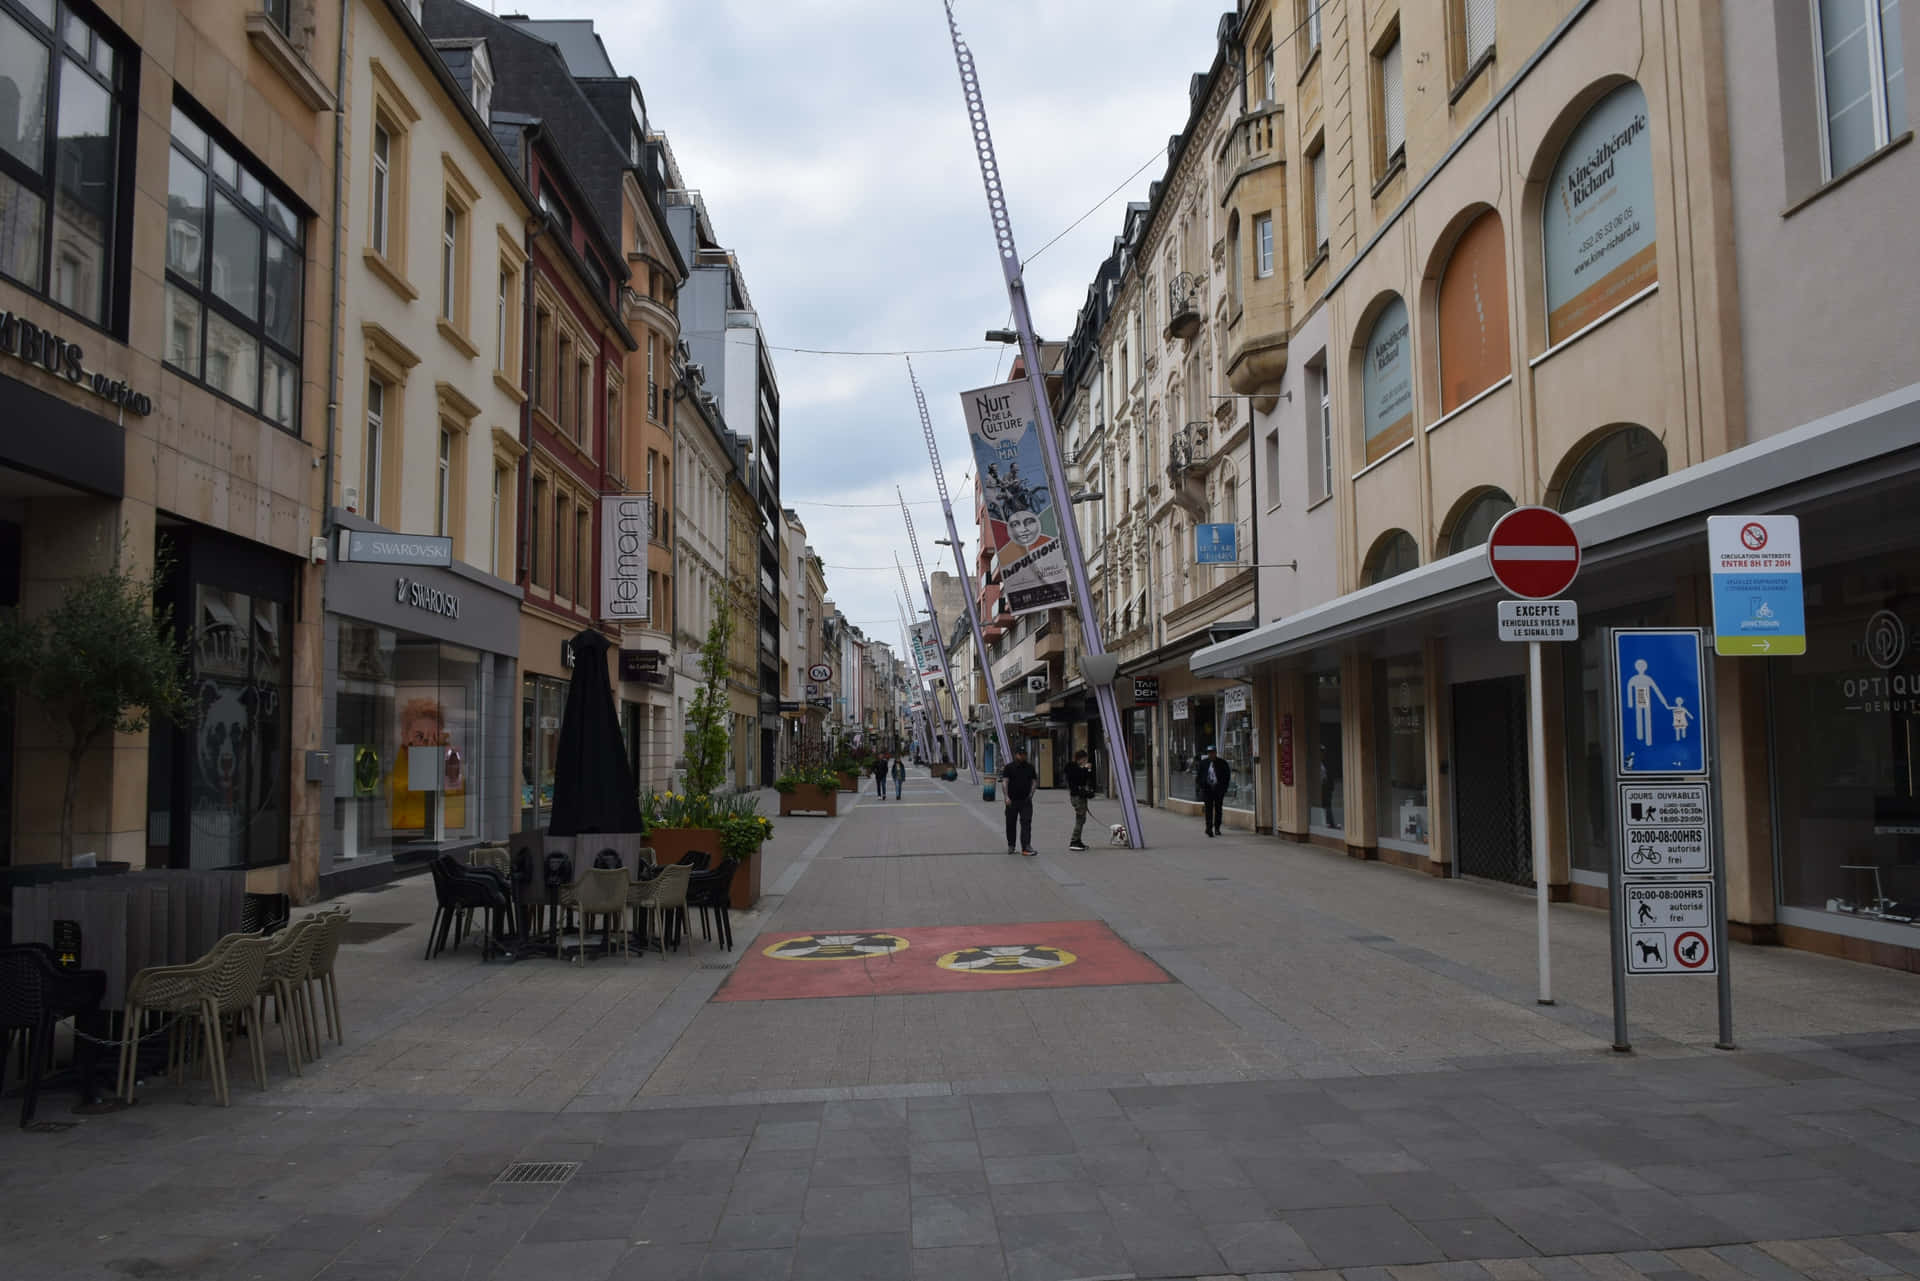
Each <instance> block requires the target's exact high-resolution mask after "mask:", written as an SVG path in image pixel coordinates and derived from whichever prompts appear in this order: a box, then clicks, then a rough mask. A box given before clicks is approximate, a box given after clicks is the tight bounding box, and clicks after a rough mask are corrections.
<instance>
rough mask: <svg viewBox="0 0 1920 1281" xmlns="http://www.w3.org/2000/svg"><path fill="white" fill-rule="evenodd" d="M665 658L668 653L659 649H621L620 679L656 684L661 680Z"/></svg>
mask: <svg viewBox="0 0 1920 1281" xmlns="http://www.w3.org/2000/svg"><path fill="white" fill-rule="evenodd" d="M665 658H666V655H664V654H662V653H661V652H660V651H659V650H657V649H623V650H621V651H620V679H621V680H623V681H639V682H641V683H643V684H656V683H658V682H659V681H660V678H661V675H662V672H661V666H662V664H663V663H664V661H665Z"/></svg>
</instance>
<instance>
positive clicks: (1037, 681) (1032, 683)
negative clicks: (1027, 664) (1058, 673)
mask: <svg viewBox="0 0 1920 1281" xmlns="http://www.w3.org/2000/svg"><path fill="white" fill-rule="evenodd" d="M1050 683H1051V682H1049V681H1048V679H1047V678H1046V677H1044V676H1029V677H1027V693H1029V694H1044V693H1046V692H1047V687H1048V685H1049V684H1050Z"/></svg>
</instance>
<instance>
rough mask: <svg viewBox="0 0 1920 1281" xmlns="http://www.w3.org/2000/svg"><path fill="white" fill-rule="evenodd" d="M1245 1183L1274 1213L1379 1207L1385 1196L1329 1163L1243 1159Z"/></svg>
mask: <svg viewBox="0 0 1920 1281" xmlns="http://www.w3.org/2000/svg"><path fill="white" fill-rule="evenodd" d="M1240 1166H1241V1168H1242V1169H1243V1170H1245V1171H1246V1174H1247V1181H1248V1183H1250V1184H1251V1185H1252V1186H1253V1187H1254V1188H1255V1189H1257V1190H1258V1191H1259V1192H1260V1194H1261V1195H1262V1196H1263V1197H1265V1198H1266V1200H1267V1204H1268V1205H1269V1206H1271V1207H1272V1208H1273V1209H1274V1210H1276V1211H1280V1212H1285V1211H1291V1210H1311V1209H1322V1208H1325V1207H1328V1206H1342V1205H1379V1204H1382V1203H1383V1202H1385V1201H1386V1199H1387V1198H1386V1195H1385V1194H1384V1193H1382V1192H1380V1191H1378V1190H1377V1189H1375V1188H1372V1187H1369V1186H1368V1185H1367V1184H1366V1182H1364V1181H1363V1180H1362V1179H1361V1178H1360V1176H1359V1175H1357V1174H1354V1173H1352V1172H1351V1171H1349V1170H1347V1169H1345V1168H1344V1167H1342V1166H1340V1165H1339V1164H1337V1163H1335V1162H1332V1161H1294V1160H1289V1159H1286V1158H1256V1157H1243V1158H1241V1160H1240Z"/></svg>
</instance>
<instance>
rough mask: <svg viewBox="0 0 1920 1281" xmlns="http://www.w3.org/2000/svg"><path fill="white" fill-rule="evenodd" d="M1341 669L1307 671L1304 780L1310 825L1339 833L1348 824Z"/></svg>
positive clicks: (1303, 736) (1308, 822) (1317, 828)
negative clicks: (1342, 744) (1342, 743)
mask: <svg viewBox="0 0 1920 1281" xmlns="http://www.w3.org/2000/svg"><path fill="white" fill-rule="evenodd" d="M1343 724H1344V721H1343V713H1342V712H1341V708H1340V669H1339V668H1337V667H1330V668H1328V669H1327V670H1326V671H1321V672H1310V673H1308V674H1307V725H1306V733H1305V734H1304V735H1302V736H1301V737H1302V740H1303V745H1304V748H1305V760H1304V762H1303V767H1304V769H1303V773H1304V777H1303V778H1302V780H1301V781H1302V784H1303V785H1304V786H1305V788H1306V792H1307V826H1308V827H1309V828H1311V829H1315V830H1319V831H1325V832H1331V833H1336V834H1337V833H1340V832H1344V831H1346V828H1347V798H1346V785H1345V782H1346V757H1345V756H1344V755H1343V754H1342V753H1343V749H1342V747H1341V730H1342V726H1343Z"/></svg>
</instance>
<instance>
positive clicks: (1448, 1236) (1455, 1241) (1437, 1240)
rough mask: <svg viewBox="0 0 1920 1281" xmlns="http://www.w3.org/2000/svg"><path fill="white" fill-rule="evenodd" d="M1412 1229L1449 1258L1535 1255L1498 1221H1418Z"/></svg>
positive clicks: (1504, 1257) (1529, 1247)
mask: <svg viewBox="0 0 1920 1281" xmlns="http://www.w3.org/2000/svg"><path fill="white" fill-rule="evenodd" d="M1413 1226H1414V1227H1415V1228H1416V1229H1417V1230H1418V1231H1419V1233H1420V1235H1421V1236H1423V1237H1425V1238H1426V1239H1427V1240H1429V1241H1431V1242H1433V1244H1434V1246H1435V1247H1436V1248H1438V1249H1439V1251H1440V1252H1441V1253H1442V1254H1444V1255H1446V1257H1447V1258H1449V1259H1522V1258H1527V1257H1529V1256H1531V1255H1535V1254H1538V1253H1539V1251H1537V1250H1535V1249H1534V1248H1533V1247H1532V1246H1530V1245H1528V1244H1527V1243H1526V1242H1525V1241H1523V1240H1521V1239H1520V1238H1519V1237H1518V1236H1517V1235H1515V1234H1514V1232H1513V1230H1512V1229H1511V1228H1509V1227H1508V1226H1507V1225H1506V1224H1504V1223H1502V1222H1500V1220H1498V1219H1421V1220H1418V1221H1416V1222H1414V1224H1413Z"/></svg>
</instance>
